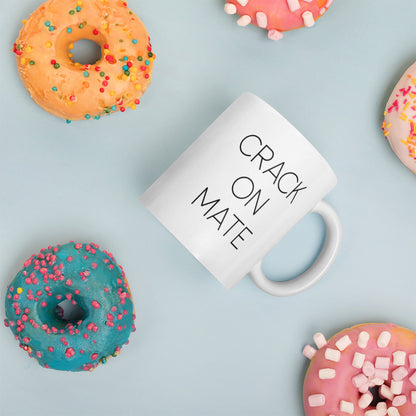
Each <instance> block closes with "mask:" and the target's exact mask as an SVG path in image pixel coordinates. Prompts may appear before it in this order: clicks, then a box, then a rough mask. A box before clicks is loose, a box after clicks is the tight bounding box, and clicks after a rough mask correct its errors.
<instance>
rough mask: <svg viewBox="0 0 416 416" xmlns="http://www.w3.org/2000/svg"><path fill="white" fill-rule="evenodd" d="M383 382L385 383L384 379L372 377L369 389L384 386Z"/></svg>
mask: <svg viewBox="0 0 416 416" xmlns="http://www.w3.org/2000/svg"><path fill="white" fill-rule="evenodd" d="M384 382H385V380H384V378H379V377H374V378H372V379H371V386H370V387H374V386H381V385H382V384H384Z"/></svg>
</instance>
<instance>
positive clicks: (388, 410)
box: [303, 323, 416, 416]
mask: <svg viewBox="0 0 416 416" xmlns="http://www.w3.org/2000/svg"><path fill="white" fill-rule="evenodd" d="M313 339H314V342H315V344H316V346H317V347H318V350H316V349H315V348H313V347H312V346H310V345H307V346H306V347H305V348H304V350H303V354H304V355H305V356H306V357H308V358H309V359H310V360H311V363H310V365H309V368H308V371H307V373H306V377H305V383H304V386H303V402H304V408H305V415H306V416H347V415H354V416H385V415H388V416H415V415H416V333H414V332H413V331H410V330H409V329H406V328H402V327H399V326H397V325H393V324H377V323H369V324H362V325H357V326H354V327H352V328H348V329H345V330H343V331H341V332H340V333H338V334H336V335H335V336H333V337H332V338H331V339H330V340H329V341H328V342H327V341H326V340H325V337H324V336H323V335H322V334H321V333H317V334H315V335H314V337H313Z"/></svg>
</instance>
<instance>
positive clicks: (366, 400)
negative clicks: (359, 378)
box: [358, 393, 373, 409]
mask: <svg viewBox="0 0 416 416" xmlns="http://www.w3.org/2000/svg"><path fill="white" fill-rule="evenodd" d="M372 401H373V395H372V394H371V393H365V394H363V395H362V396H361V397H360V399H359V400H358V407H359V408H360V409H367V407H368V406H370V403H371V402H372Z"/></svg>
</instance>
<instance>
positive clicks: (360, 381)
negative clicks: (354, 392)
mask: <svg viewBox="0 0 416 416" xmlns="http://www.w3.org/2000/svg"><path fill="white" fill-rule="evenodd" d="M365 383H368V378H367V377H366V376H365V375H364V374H358V376H354V377H353V378H352V384H354V386H355V387H357V389H358V388H360V387H361V386H363V385H364V384H365Z"/></svg>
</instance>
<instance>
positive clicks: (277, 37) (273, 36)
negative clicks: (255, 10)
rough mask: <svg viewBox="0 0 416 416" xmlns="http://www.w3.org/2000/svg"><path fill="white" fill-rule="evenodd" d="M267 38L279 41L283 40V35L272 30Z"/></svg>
mask: <svg viewBox="0 0 416 416" xmlns="http://www.w3.org/2000/svg"><path fill="white" fill-rule="evenodd" d="M267 37H268V38H269V39H270V40H274V41H278V40H280V39H282V38H283V33H282V32H279V31H278V30H275V29H272V30H269V32H268V34H267Z"/></svg>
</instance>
